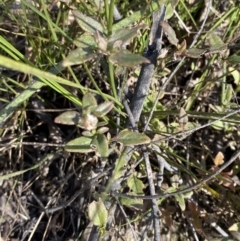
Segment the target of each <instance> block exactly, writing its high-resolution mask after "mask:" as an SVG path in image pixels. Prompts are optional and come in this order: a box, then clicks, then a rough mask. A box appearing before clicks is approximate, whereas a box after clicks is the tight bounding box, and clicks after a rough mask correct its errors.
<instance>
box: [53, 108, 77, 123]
mask: <svg viewBox="0 0 240 241" xmlns="http://www.w3.org/2000/svg"><path fill="white" fill-rule="evenodd" d="M80 118H81V114H80V113H79V112H77V111H66V112H64V113H62V114H60V115H59V116H57V117H56V118H55V119H54V122H55V123H57V124H62V125H77V124H78V123H79V120H80Z"/></svg>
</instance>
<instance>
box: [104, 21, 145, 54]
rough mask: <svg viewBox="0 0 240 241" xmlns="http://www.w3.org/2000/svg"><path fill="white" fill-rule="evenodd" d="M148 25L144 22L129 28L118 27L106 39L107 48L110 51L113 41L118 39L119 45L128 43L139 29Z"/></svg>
mask: <svg viewBox="0 0 240 241" xmlns="http://www.w3.org/2000/svg"><path fill="white" fill-rule="evenodd" d="M146 28H148V26H147V25H146V24H140V25H138V26H136V27H134V28H130V29H119V30H117V31H115V32H114V33H113V34H112V35H111V37H110V38H109V41H108V50H109V51H111V50H112V49H113V48H114V43H116V42H117V41H120V43H121V45H122V44H126V43H129V41H130V40H131V39H133V38H134V37H136V36H137V35H138V31H139V30H140V29H146ZM121 45H120V47H121Z"/></svg>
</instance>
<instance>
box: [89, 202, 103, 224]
mask: <svg viewBox="0 0 240 241" xmlns="http://www.w3.org/2000/svg"><path fill="white" fill-rule="evenodd" d="M88 217H89V219H90V220H91V221H92V222H93V224H94V225H96V226H98V227H105V226H106V224H107V219H108V211H107V209H106V207H105V205H104V203H103V201H102V200H101V199H100V198H99V201H97V202H96V201H93V202H92V203H90V204H89V205H88Z"/></svg>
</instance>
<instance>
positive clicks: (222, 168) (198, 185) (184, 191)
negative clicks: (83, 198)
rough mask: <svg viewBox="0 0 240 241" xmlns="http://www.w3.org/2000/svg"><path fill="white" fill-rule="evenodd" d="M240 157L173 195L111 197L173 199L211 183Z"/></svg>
mask: <svg viewBox="0 0 240 241" xmlns="http://www.w3.org/2000/svg"><path fill="white" fill-rule="evenodd" d="M239 156H240V150H239V151H237V152H236V153H235V154H234V155H233V156H232V158H231V159H230V160H229V161H228V162H226V163H225V164H223V165H222V166H221V167H219V169H218V170H216V171H215V172H213V173H211V174H209V175H207V176H206V177H205V178H204V179H203V180H201V181H200V182H198V183H196V184H194V185H192V186H190V187H187V188H184V189H182V190H179V191H176V192H171V193H163V194H159V195H154V196H136V195H127V194H120V193H116V192H112V193H111V195H114V196H116V197H125V198H133V199H143V200H145V199H159V198H167V197H172V196H175V195H179V194H183V193H186V192H191V191H193V190H195V189H197V188H199V187H201V186H202V185H203V184H205V183H207V182H208V181H210V180H211V179H212V178H214V177H216V176H217V175H218V174H220V173H221V172H222V171H223V170H224V169H225V168H226V167H228V166H229V165H231V164H232V163H233V162H234V161H235V160H236V159H237V158H238V157H239Z"/></svg>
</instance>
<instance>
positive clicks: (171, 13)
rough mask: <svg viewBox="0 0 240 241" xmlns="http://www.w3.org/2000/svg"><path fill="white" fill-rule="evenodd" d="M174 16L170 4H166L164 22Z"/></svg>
mask: <svg viewBox="0 0 240 241" xmlns="http://www.w3.org/2000/svg"><path fill="white" fill-rule="evenodd" d="M173 14H174V8H173V6H172V4H171V3H169V4H167V8H166V16H165V18H164V19H165V20H168V19H170V18H171V17H172V16H173Z"/></svg>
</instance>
